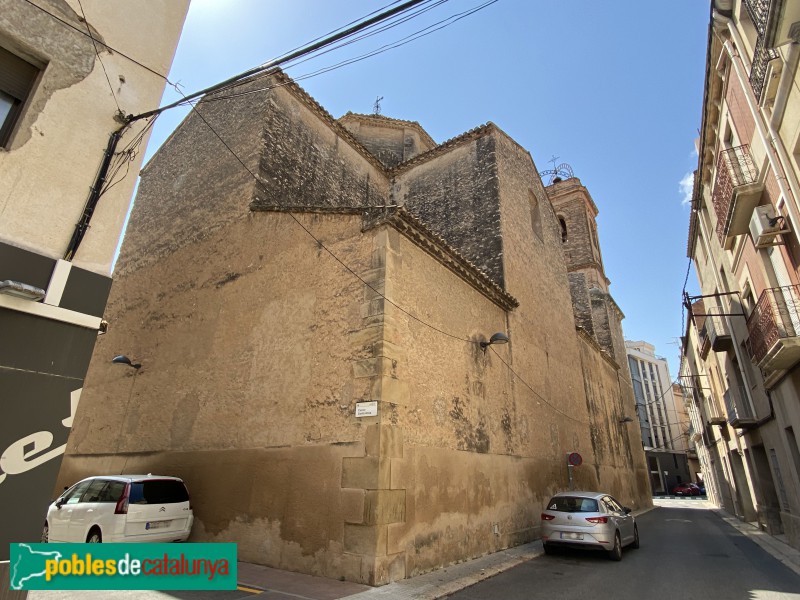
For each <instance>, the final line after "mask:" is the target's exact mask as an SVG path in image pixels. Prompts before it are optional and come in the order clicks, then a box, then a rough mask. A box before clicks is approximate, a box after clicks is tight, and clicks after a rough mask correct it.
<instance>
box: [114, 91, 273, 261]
mask: <svg viewBox="0 0 800 600" xmlns="http://www.w3.org/2000/svg"><path fill="white" fill-rule="evenodd" d="M255 85H256V84H255V83H253V84H251V85H250V86H249V87H255ZM261 87H263V82H262V86H261ZM268 97H269V95H268V93H267V92H260V93H255V94H247V95H244V96H240V97H237V98H234V99H228V100H219V101H213V102H208V101H206V102H201V103H199V104H198V106H197V108H196V109H195V110H196V112H197V113H200V115H202V118H201V117H200V116H198V115H197V114H196V112H195V111H192V112H190V113H189V114H188V115H187V117H186V118H185V119H184V121H183V122H182V123H181V124H180V125H179V126H178V128H177V129H176V130H175V131H174V132H173V134H172V135H171V136H170V137H169V138H168V139H167V141H166V142H164V144H163V146H162V147H161V148H160V150H159V151H158V153H157V154H156V155H155V157H154V158H153V159H152V160H151V161H150V162H149V163H148V164H147V165H146V166H145V168H144V169H143V171H142V175H141V181H140V183H139V190H138V192H137V194H136V199H135V202H134V207H133V210H132V211H131V216H130V221H129V224H128V230H127V232H128V233H126V236H125V241H124V244H123V245H122V248H121V250H120V258H119V262H118V265H117V269H116V274H117V275H122V274H125V273H126V272H127V271H130V270H133V269H138V268H141V267H144V266H146V265H148V264H151V263H153V262H155V261H158V260H161V259H163V258H164V257H166V256H169V255H170V254H172V253H173V252H175V251H176V250H178V249H180V248H181V247H184V246H186V245H187V244H191V243H193V242H196V241H200V240H202V239H203V238H205V237H208V236H210V235H212V234H214V233H215V232H216V231H217V230H218V229H220V228H221V227H224V226H226V225H227V224H229V223H231V222H233V221H236V220H240V219H243V218H245V217H246V215H247V214H248V212H249V211H248V209H247V207H248V204H249V202H250V200H251V199H252V196H253V194H254V190H255V186H256V182H255V179H254V178H253V175H252V174H251V172H253V173H254V172H256V169H257V166H258V154H259V150H260V145H261V140H262V135H263V132H262V129H261V127H258V126H256V127H252V126H251V127H244V126H242V124H241V119H242V116H241V115H242V113H244V114H251V115H254V116H256V121H255V122H258V121H259V120H260V119H259V118H258V117H260V116H261V115H263V114H264V113H265V111H266V108H267V101H268ZM204 119H205V121H204ZM206 121H207V122H208V124H206ZM209 125H210V126H211V127H209ZM212 128H213V130H212ZM215 132H216V134H219V137H221V138H222V139H223V140H224V141H225V144H227V145H228V147H229V148H230V150H228V149H227V148H226V147H225V146H224V145H223V143H222V142H221V141H220V139H219V137H217V135H216V134H215ZM231 151H233V152H234V153H235V154H236V156H234V154H232V153H231ZM237 157H239V158H240V159H241V160H242V161H243V162H244V163H245V165H246V166H247V168H245V167H244V166H242V164H241V163H240V162H239V160H237ZM248 169H249V172H248Z"/></svg>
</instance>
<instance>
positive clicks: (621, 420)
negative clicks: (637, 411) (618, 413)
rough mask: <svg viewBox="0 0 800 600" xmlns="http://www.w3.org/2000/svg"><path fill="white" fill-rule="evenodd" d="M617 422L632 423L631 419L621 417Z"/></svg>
mask: <svg viewBox="0 0 800 600" xmlns="http://www.w3.org/2000/svg"><path fill="white" fill-rule="evenodd" d="M619 422H620V423H632V422H633V417H622V418H621V419H620V420H619Z"/></svg>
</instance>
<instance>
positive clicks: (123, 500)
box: [114, 483, 131, 515]
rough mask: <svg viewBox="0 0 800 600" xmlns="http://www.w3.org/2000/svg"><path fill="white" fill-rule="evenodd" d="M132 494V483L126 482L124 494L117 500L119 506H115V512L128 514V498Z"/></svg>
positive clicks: (116, 513)
mask: <svg viewBox="0 0 800 600" xmlns="http://www.w3.org/2000/svg"><path fill="white" fill-rule="evenodd" d="M130 495H131V484H130V483H126V484H125V490H124V491H123V492H122V496H120V497H119V500H117V506H115V507H114V514H115V515H127V514H128V498H129V497H130Z"/></svg>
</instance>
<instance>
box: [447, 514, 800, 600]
mask: <svg viewBox="0 0 800 600" xmlns="http://www.w3.org/2000/svg"><path fill="white" fill-rule="evenodd" d="M637 523H638V524H639V531H640V534H641V547H640V548H639V549H638V550H634V549H631V548H626V549H625V552H624V554H623V557H622V562H613V561H611V560H609V559H608V558H607V557H606V555H605V553H602V552H591V551H568V552H563V553H559V554H557V555H554V556H541V557H538V558H536V559H534V560H530V561H527V562H525V563H522V564H520V565H518V566H516V567H514V568H512V569H510V570H508V571H506V572H504V573H501V574H499V575H497V576H495V577H492V578H490V579H487V580H485V581H482V582H481V583H479V584H477V585H474V586H472V587H469V588H466V589H464V590H462V591H460V592H458V593H456V594H453V595H451V596H448V598H452V599H453V600H478V599H480V600H492V599H496V600H501V599H502V600H514V599H516V598H519V599H523V598H524V599H530V598H546V599H547V600H571V599H576V600H577V599H584V598H600V599H611V598H614V599H615V600H640V599H643V598H646V599H647V600H674V599H677V598H680V599H682V600H685V599H691V598H703V599H725V600H765V599H779V598H780V599H795V600H797V599H800V576H799V575H797V574H796V573H795V572H794V571H792V570H791V569H789V568H788V567H786V566H784V565H783V564H781V563H780V562H779V561H778V560H776V559H775V558H773V557H772V556H771V555H770V554H768V553H767V552H766V551H765V550H763V549H762V548H761V547H760V546H759V545H757V544H756V543H755V542H754V541H752V540H751V539H749V538H748V537H747V536H744V535H742V534H741V533H740V532H739V531H737V530H736V529H734V528H733V527H731V526H730V525H728V524H727V523H726V522H725V521H723V520H722V519H721V518H720V517H719V516H717V515H716V514H715V513H714V512H713V511H712V510H711V509H709V508H708V505H707V504H706V503H705V502H702V503H701V502H697V501H695V502H694V503H693V502H692V501H677V502H675V503H674V505H673V506H661V507H657V508H655V509H654V510H651V511H649V512H648V513H646V514H644V515H642V516H641V517H640V518H638V519H637Z"/></svg>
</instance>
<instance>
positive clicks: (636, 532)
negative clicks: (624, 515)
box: [631, 525, 639, 548]
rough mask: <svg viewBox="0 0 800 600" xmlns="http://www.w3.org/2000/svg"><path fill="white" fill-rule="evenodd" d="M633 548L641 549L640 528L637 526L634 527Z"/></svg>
mask: <svg viewBox="0 0 800 600" xmlns="http://www.w3.org/2000/svg"><path fill="white" fill-rule="evenodd" d="M631 547H633V548H638V547H639V528H638V527H637V526H636V525H634V526H633V544H631Z"/></svg>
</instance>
